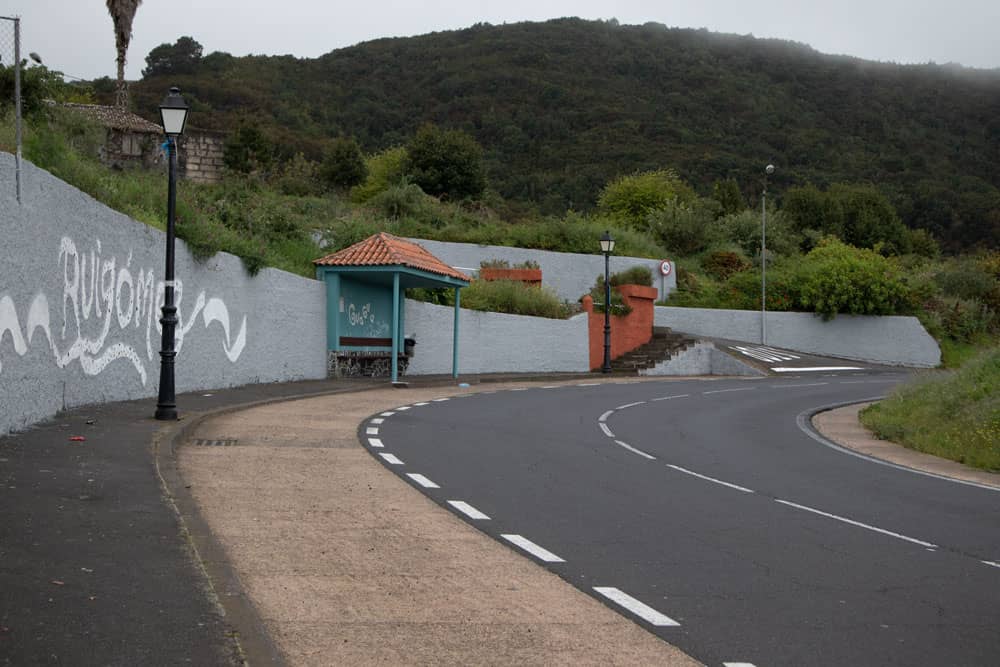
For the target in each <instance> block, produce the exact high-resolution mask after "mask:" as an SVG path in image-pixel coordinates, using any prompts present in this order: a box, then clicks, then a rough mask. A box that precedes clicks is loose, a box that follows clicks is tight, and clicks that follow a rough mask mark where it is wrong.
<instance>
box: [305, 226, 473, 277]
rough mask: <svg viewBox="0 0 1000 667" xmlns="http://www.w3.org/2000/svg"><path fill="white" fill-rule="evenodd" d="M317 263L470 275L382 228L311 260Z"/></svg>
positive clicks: (454, 275) (451, 275) (318, 264)
mask: <svg viewBox="0 0 1000 667" xmlns="http://www.w3.org/2000/svg"><path fill="white" fill-rule="evenodd" d="M313 263H314V264H316V265H317V266H406V267H409V268H411V269H420V270H421V271H427V272H429V273H435V274H438V275H442V276H448V277H449V278H456V279H458V280H464V281H466V282H469V281H471V280H472V279H471V278H469V276H467V275H465V274H464V273H462V272H461V271H457V270H455V269H453V268H452V267H450V266H448V265H447V264H445V263H444V262H442V261H441V260H439V259H438V258H437V257H435V256H434V255H432V254H430V253H429V252H427V251H426V250H425V249H424V248H423V247H421V246H419V245H417V244H416V243H413V242H411V241H406V240H403V239H401V238H399V237H398V236H393V235H392V234H388V233H386V232H379V233H378V234H375V235H373V236H369V237H368V238H367V239H365V240H364V241H361V242H359V243H355V244H354V245H352V246H350V247H348V248H344V249H343V250H341V251H339V252H335V253H333V254H330V255H327V256H326V257H321V258H320V259H317V260H315V261H314V262H313Z"/></svg>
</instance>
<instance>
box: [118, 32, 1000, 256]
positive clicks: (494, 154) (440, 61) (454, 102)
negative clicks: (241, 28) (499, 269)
mask: <svg viewBox="0 0 1000 667" xmlns="http://www.w3.org/2000/svg"><path fill="white" fill-rule="evenodd" d="M175 84H176V85H179V86H180V87H181V88H182V90H183V92H184V94H185V97H186V99H188V101H189V103H191V104H192V108H193V111H194V114H193V115H192V117H191V122H192V123H193V124H194V125H195V126H198V127H204V128H214V129H224V130H232V129H235V128H236V127H239V126H240V125H241V124H247V123H256V124H258V125H259V127H260V129H262V130H263V131H264V132H265V134H267V135H268V136H269V137H270V138H271V139H272V140H274V142H275V144H276V145H277V146H278V147H279V149H280V150H281V151H283V152H284V154H285V156H286V157H287V156H290V155H292V154H294V153H295V152H300V151H301V152H304V153H305V154H306V156H307V157H311V158H313V159H318V158H319V157H320V156H321V154H322V152H323V151H324V149H325V147H326V146H327V145H328V142H329V141H330V140H331V139H332V138H333V137H336V136H339V135H347V136H354V137H356V138H357V140H358V141H359V142H360V144H361V146H362V147H363V148H364V149H365V150H366V151H376V150H380V149H384V148H387V147H390V146H393V145H398V144H402V143H404V142H406V141H407V140H408V139H409V138H411V137H412V136H413V135H414V134H415V132H416V130H417V129H418V128H419V127H420V126H421V125H422V124H424V123H426V122H432V123H435V124H437V125H440V126H443V127H451V128H458V129H462V130H465V131H466V132H468V133H469V134H471V135H472V136H474V137H475V138H476V139H477V141H478V142H479V143H480V144H481V145H482V146H483V148H484V149H485V154H486V161H487V167H488V171H489V181H490V185H491V187H492V188H494V189H495V190H497V191H499V192H500V194H502V195H503V196H504V197H506V198H508V199H513V200H521V201H526V202H532V203H534V204H535V205H537V206H538V207H539V208H540V210H542V211H544V212H553V213H554V212H562V211H564V210H566V209H567V208H574V209H577V210H586V209H589V208H591V207H592V206H593V205H594V203H595V201H596V199H597V196H598V194H599V192H600V189H601V187H602V186H604V185H605V184H606V183H607V182H608V181H609V180H611V179H612V178H614V177H615V176H617V175H620V174H624V173H631V172H634V171H637V170H650V169H657V168H661V167H673V168H675V169H676V170H677V171H678V172H679V173H680V174H681V175H682V176H683V177H684V178H685V179H686V180H688V181H689V182H690V183H692V184H693V185H694V186H695V188H696V189H697V190H698V191H699V192H701V193H703V194H709V193H710V192H711V188H712V184H713V183H714V182H715V181H716V180H721V179H726V178H734V179H736V181H737V182H738V183H739V184H740V187H741V189H742V190H743V194H744V196H745V197H746V198H747V200H748V201H749V202H753V201H755V200H756V199H757V197H758V196H759V192H760V188H761V178H762V173H763V167H764V165H766V164H768V163H774V164H775V165H777V166H778V171H777V173H776V174H775V176H774V177H773V178H772V180H771V181H770V185H769V193H770V194H772V195H774V196H776V197H777V198H778V199H779V200H780V198H781V192H782V189H784V188H787V187H790V186H793V185H801V184H805V183H810V182H811V183H813V184H815V185H817V186H820V187H823V186H826V185H828V184H830V183H835V182H866V181H867V182H872V183H874V184H875V185H877V186H878V187H879V188H881V189H882V190H883V191H884V192H886V194H888V195H889V196H890V198H891V199H892V201H893V203H894V204H895V205H896V207H897V209H898V210H899V213H900V215H901V216H902V217H903V220H904V221H905V222H906V223H907V224H908V225H910V226H911V227H919V228H925V229H927V230H929V231H930V232H931V233H932V234H934V235H935V236H936V237H937V238H938V239H940V240H941V241H942V242H943V243H944V245H945V246H946V247H949V248H951V249H960V248H967V247H971V246H974V245H985V246H987V247H997V246H1000V167H998V165H1000V70H972V69H965V68H961V67H958V66H952V65H933V64H928V65H907V66H900V65H895V64H887V63H874V62H869V61H864V60H860V59H856V58H850V57H844V56H829V55H824V54H820V53H818V52H816V51H814V50H813V49H811V48H809V47H807V46H805V45H802V44H797V43H793V42H786V41H779V40H763V39H755V38H753V37H750V36H734V35H721V34H716V33H710V32H707V31H704V30H689V29H674V28H667V27H665V26H663V25H660V24H653V23H650V24H646V25H643V26H625V25H619V24H618V23H617V22H615V21H609V22H604V21H584V20H580V19H558V20H553V21H549V22H546V23H519V24H512V25H502V26H493V25H488V24H478V25H475V26H473V27H471V28H468V29H465V30H459V31H452V32H441V33H432V34H428V35H423V36H419V37H412V38H395V39H380V40H375V41H371V42H366V43H362V44H358V45H356V46H353V47H349V48H344V49H339V50H336V51H333V52H331V53H329V54H326V55H324V56H322V57H320V58H317V59H297V58H294V57H291V56H279V57H266V56H248V57H243V58H236V57H233V56H231V55H229V54H225V53H218V52H216V53H211V54H209V55H206V56H204V57H200V54H199V57H198V58H196V59H194V60H193V62H191V63H189V64H188V66H187V67H185V68H183V70H182V69H181V68H178V69H175V70H173V71H171V72H170V73H168V74H157V73H156V72H155V71H154V72H150V73H149V74H148V75H147V76H146V77H145V78H144V79H143V80H142V81H140V82H138V83H136V84H134V85H133V87H132V91H133V98H134V102H133V105H134V107H135V108H136V109H137V110H138V111H139V112H140V113H144V114H145V115H147V116H150V117H153V116H154V115H155V113H156V106H157V104H158V103H159V101H160V99H162V97H163V94H164V91H165V90H166V89H167V87H168V86H169V85H175Z"/></svg>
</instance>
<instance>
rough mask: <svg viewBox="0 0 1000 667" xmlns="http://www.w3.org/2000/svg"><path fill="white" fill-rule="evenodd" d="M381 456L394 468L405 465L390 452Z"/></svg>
mask: <svg viewBox="0 0 1000 667" xmlns="http://www.w3.org/2000/svg"><path fill="white" fill-rule="evenodd" d="M379 456H381V457H382V458H383V459H385V460H386V462H387V463H391V464H392V465H394V466H401V465H403V462H402V461H400V460H399V457H397V456H396V455H395V454H389V453H388V452H383V453H381V454H379Z"/></svg>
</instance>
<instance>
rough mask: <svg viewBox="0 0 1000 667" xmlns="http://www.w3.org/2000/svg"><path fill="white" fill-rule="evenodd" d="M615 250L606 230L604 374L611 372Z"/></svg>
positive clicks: (603, 239)
mask: <svg viewBox="0 0 1000 667" xmlns="http://www.w3.org/2000/svg"><path fill="white" fill-rule="evenodd" d="M614 250H615V240H614V239H613V238H611V232H609V231H607V230H605V232H604V236H602V237H601V252H603V253H604V365H603V366H601V372H602V373H610V372H611V275H610V272H611V253H612V252H614Z"/></svg>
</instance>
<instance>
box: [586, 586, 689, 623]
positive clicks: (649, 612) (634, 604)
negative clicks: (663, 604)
mask: <svg viewBox="0 0 1000 667" xmlns="http://www.w3.org/2000/svg"><path fill="white" fill-rule="evenodd" d="M594 590H595V591H597V592H598V593H600V594H601V595H603V596H604V597H606V598H607V599H609V600H611V601H612V602H614V603H615V604H617V605H620V606H622V607H625V608H626V609H628V610H629V611H630V612H632V613H633V614H635V615H636V616H638V617H639V618H641V619H642V620H644V621H646V622H647V623H649V624H650V625H655V626H657V627H677V626H679V625H680V623H678V622H677V621H675V620H674V619H672V618H670V617H669V616H667V615H665V614H661V613H660V612H658V611H656V610H655V609H653V608H652V607H650V606H649V605H647V604H644V603H642V602H639V601H638V600H636V599H635V598H634V597H632V596H631V595H628V594H627V593H623V592H622V591H620V590H618V589H617V588H611V587H610V586H594Z"/></svg>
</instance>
